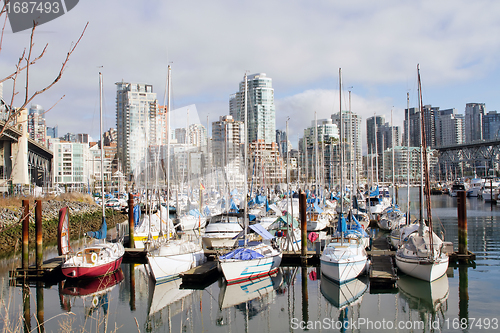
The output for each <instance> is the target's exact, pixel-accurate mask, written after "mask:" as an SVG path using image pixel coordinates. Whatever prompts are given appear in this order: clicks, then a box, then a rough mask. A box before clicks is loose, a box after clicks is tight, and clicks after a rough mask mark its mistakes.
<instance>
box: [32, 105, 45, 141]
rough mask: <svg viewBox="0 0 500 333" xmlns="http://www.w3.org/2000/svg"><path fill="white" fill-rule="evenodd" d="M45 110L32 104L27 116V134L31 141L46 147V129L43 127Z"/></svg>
mask: <svg viewBox="0 0 500 333" xmlns="http://www.w3.org/2000/svg"><path fill="white" fill-rule="evenodd" d="M44 113H45V110H44V109H43V107H42V106H41V105H38V104H32V105H31V107H30V109H29V115H28V133H29V136H30V138H31V139H33V140H35V141H36V142H38V143H40V144H42V145H47V127H46V126H45V116H44Z"/></svg>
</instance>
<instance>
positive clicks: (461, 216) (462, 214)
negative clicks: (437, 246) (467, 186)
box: [457, 191, 468, 254]
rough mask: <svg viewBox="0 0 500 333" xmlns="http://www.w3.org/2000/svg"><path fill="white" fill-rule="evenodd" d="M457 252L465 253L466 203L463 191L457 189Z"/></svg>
mask: <svg viewBox="0 0 500 333" xmlns="http://www.w3.org/2000/svg"><path fill="white" fill-rule="evenodd" d="M457 211H458V253H459V254H467V253H468V252H467V203H466V201H465V191H458V197H457Z"/></svg>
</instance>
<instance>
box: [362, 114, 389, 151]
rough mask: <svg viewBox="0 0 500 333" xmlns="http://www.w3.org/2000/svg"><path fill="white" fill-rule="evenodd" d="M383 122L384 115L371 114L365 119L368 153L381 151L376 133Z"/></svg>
mask: <svg viewBox="0 0 500 333" xmlns="http://www.w3.org/2000/svg"><path fill="white" fill-rule="evenodd" d="M384 124H385V116H373V117H370V118H367V119H366V147H367V152H368V154H376V153H377V152H378V153H379V154H381V153H382V151H383V148H382V140H380V137H379V135H378V134H377V133H379V128H380V127H382V126H384ZM375 144H376V146H375Z"/></svg>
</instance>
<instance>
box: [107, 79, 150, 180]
mask: <svg viewBox="0 0 500 333" xmlns="http://www.w3.org/2000/svg"><path fill="white" fill-rule="evenodd" d="M157 109H158V102H157V99H156V93H154V92H153V86H152V85H149V84H142V83H139V84H138V83H128V82H123V81H122V82H117V83H116V130H117V140H118V146H117V153H118V159H119V161H120V164H121V166H122V167H123V173H124V175H126V176H127V177H128V178H129V177H130V176H131V175H133V173H134V170H136V169H137V168H138V166H139V165H140V161H141V160H143V159H144V156H145V151H146V148H147V147H149V146H151V145H155V144H156V143H157V142H156V138H157V135H156V115H157Z"/></svg>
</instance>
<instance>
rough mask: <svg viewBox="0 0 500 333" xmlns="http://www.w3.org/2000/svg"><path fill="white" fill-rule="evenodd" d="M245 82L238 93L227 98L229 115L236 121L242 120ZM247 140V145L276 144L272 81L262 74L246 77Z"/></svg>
mask: <svg viewBox="0 0 500 333" xmlns="http://www.w3.org/2000/svg"><path fill="white" fill-rule="evenodd" d="M244 99H245V80H243V81H242V82H240V85H239V91H238V92H237V93H235V94H233V95H231V97H230V98H229V114H230V115H231V116H232V117H233V118H234V120H237V121H243V120H244V119H243V118H244V114H245V113H244V112H245V111H244V105H245V104H244V103H245V101H244ZM247 119H248V123H247V132H248V133H247V138H248V141H247V142H248V143H249V144H250V143H252V142H253V141H257V140H261V141H263V142H265V143H272V142H276V108H275V105H274V89H273V87H272V79H271V78H269V77H267V76H266V74H264V73H259V74H252V75H249V76H248V77H247Z"/></svg>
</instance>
